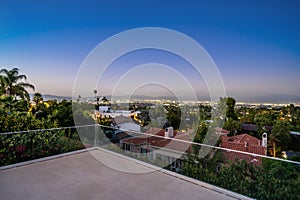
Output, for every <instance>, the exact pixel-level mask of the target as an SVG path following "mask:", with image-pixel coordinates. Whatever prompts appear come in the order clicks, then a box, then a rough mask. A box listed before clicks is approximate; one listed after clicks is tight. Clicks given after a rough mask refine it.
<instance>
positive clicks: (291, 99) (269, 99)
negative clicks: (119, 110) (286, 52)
mask: <svg viewBox="0 0 300 200" xmlns="http://www.w3.org/2000/svg"><path fill="white" fill-rule="evenodd" d="M42 96H43V99H44V100H54V99H56V100H58V101H61V100H63V99H66V100H71V99H72V97H70V96H58V95H52V94H42ZM30 97H31V99H32V97H33V94H31V95H30ZM233 97H234V98H235V99H236V101H238V102H248V103H297V104H298V103H300V96H297V95H266V96H252V97H235V96H233ZM94 98H95V97H93V96H90V97H82V100H84V101H85V100H88V99H89V100H93V99H94ZM106 98H107V99H109V100H111V96H110V95H108V96H106ZM128 98H129V96H118V97H114V99H119V100H126V99H128ZM130 99H132V100H174V101H176V100H178V99H177V98H176V97H170V96H156V97H154V96H147V95H135V96H134V97H131V98H130ZM181 99H182V100H190V99H189V98H188V97H181ZM199 100H200V101H209V100H210V98H209V97H200V98H199Z"/></svg>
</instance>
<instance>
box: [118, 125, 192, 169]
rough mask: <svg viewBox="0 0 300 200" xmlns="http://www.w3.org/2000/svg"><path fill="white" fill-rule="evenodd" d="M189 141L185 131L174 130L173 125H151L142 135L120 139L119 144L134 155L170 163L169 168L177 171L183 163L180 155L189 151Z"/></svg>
mask: <svg viewBox="0 0 300 200" xmlns="http://www.w3.org/2000/svg"><path fill="white" fill-rule="evenodd" d="M185 141H186V142H185ZM190 141H191V140H190V138H189V136H188V134H187V133H182V132H179V131H174V130H173V127H166V128H165V129H159V128H153V127H151V128H150V129H148V130H147V131H146V132H145V134H143V135H140V136H138V137H134V138H126V139H123V140H121V141H120V146H121V148H123V149H124V150H125V151H127V152H130V153H133V154H135V155H136V156H145V157H147V158H148V159H149V160H151V161H158V162H162V163H166V164H170V167H171V170H174V171H178V170H179V169H180V168H181V167H182V165H183V158H182V157H183V156H185V155H186V153H188V152H191V144H190V143H189V142H190Z"/></svg>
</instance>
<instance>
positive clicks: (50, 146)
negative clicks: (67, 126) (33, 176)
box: [0, 130, 84, 166]
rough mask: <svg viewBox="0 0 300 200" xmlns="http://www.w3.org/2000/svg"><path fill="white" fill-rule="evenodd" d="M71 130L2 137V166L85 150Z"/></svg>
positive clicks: (0, 163) (0, 158)
mask: <svg viewBox="0 0 300 200" xmlns="http://www.w3.org/2000/svg"><path fill="white" fill-rule="evenodd" d="M72 132H73V131H70V130H51V131H50V130H48V131H33V132H25V133H17V134H8V135H0V166H2V165H9V164H14V163H18V162H23V161H27V160H32V159H37V158H41V157H46V156H51V155H56V154H60V153H65V152H69V151H74V150H78V149H82V148H84V146H83V144H82V142H81V141H80V139H79V137H78V135H77V133H72Z"/></svg>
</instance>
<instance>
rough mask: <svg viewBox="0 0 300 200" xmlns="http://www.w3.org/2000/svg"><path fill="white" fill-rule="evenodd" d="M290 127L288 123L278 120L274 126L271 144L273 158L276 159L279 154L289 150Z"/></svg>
mask: <svg viewBox="0 0 300 200" xmlns="http://www.w3.org/2000/svg"><path fill="white" fill-rule="evenodd" d="M289 132H290V125H289V123H288V122H286V121H281V120H277V121H276V122H275V124H274V126H273V129H272V132H271V135H270V142H271V143H272V147H273V156H274V157H276V155H277V152H279V153H281V152H282V151H286V150H288V147H289V144H290V143H291V136H290V133H289Z"/></svg>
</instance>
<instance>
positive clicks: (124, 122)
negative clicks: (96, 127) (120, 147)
mask: <svg viewBox="0 0 300 200" xmlns="http://www.w3.org/2000/svg"><path fill="white" fill-rule="evenodd" d="M111 126H112V129H109V130H107V131H106V136H107V137H108V138H109V139H110V140H111V141H113V142H119V141H120V140H122V139H124V138H128V137H132V136H134V135H135V133H136V132H140V131H141V126H140V124H139V123H137V122H136V121H134V120H133V119H131V118H130V117H124V116H122V115H120V116H116V117H114V118H112V119H111Z"/></svg>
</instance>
